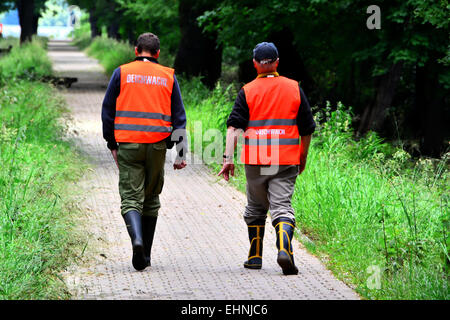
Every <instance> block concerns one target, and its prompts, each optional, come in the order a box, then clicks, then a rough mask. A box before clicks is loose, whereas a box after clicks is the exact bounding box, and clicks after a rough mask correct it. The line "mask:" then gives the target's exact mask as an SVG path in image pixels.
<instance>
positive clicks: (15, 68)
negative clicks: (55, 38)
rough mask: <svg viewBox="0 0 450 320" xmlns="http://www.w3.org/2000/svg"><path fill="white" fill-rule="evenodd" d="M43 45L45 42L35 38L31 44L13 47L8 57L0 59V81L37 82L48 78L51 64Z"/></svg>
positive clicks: (50, 72)
mask: <svg viewBox="0 0 450 320" xmlns="http://www.w3.org/2000/svg"><path fill="white" fill-rule="evenodd" d="M45 45H46V42H45V40H43V39H37V38H35V39H34V40H33V42H31V43H26V44H23V45H22V46H14V47H13V48H12V50H11V52H10V53H9V54H8V55H6V56H4V57H3V58H2V59H0V81H3V82H5V81H6V80H8V82H10V81H15V80H17V79H28V80H39V79H40V78H42V77H45V76H50V75H51V74H52V64H51V61H50V59H49V58H48V57H47V52H46V50H45V49H44V48H45Z"/></svg>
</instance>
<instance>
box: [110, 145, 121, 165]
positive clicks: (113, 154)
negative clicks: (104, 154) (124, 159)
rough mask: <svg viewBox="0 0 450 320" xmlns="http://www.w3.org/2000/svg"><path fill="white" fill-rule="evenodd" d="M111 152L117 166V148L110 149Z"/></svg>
mask: <svg viewBox="0 0 450 320" xmlns="http://www.w3.org/2000/svg"><path fill="white" fill-rule="evenodd" d="M111 154H112V156H113V158H114V161H115V162H116V165H117V168H119V162H118V161H117V149H114V150H111Z"/></svg>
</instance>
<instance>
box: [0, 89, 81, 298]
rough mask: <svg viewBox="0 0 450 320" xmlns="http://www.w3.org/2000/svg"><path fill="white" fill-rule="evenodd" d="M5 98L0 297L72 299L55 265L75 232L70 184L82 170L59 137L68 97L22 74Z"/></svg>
mask: <svg viewBox="0 0 450 320" xmlns="http://www.w3.org/2000/svg"><path fill="white" fill-rule="evenodd" d="M0 105H1V108H0V123H1V127H0V166H1V167H2V170H1V171H0V199H2V201H1V202H0V244H1V245H0V269H1V270H2V272H0V299H56V298H58V299H61V298H67V293H66V292H65V291H64V284H63V283H62V282H61V281H60V280H59V278H58V277H57V272H59V271H61V270H62V269H63V268H64V267H65V266H67V263H68V262H69V261H70V259H68V258H69V257H70V256H71V255H74V254H75V252H74V250H75V248H76V242H77V239H76V238H74V237H73V227H74V226H73V224H72V222H71V219H70V211H69V208H68V207H67V206H68V199H67V196H66V194H67V193H66V191H65V188H66V186H67V182H68V181H73V180H74V179H75V178H76V177H78V175H79V173H80V172H82V171H81V163H80V162H78V161H77V160H74V158H75V159H76V157H74V152H73V151H72V150H71V148H70V146H69V144H68V143H67V142H63V141H62V140H61V139H60V137H61V136H62V135H63V133H64V127H62V126H61V125H60V124H59V121H58V119H59V118H60V117H61V116H62V115H63V112H65V109H64V104H63V101H62V99H61V98H60V97H59V96H58V94H56V92H55V89H53V88H51V87H50V86H48V85H44V84H40V83H37V82H27V81H23V80H20V81H18V82H11V83H10V84H8V85H5V86H3V87H1V88H0ZM72 219H73V218H72Z"/></svg>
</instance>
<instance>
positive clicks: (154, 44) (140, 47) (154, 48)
mask: <svg viewBox="0 0 450 320" xmlns="http://www.w3.org/2000/svg"><path fill="white" fill-rule="evenodd" d="M136 47H137V51H138V52H139V53H142V51H146V52H150V53H151V54H152V55H155V54H156V53H157V52H158V50H159V38H158V36H156V35H155V34H153V33H151V32H146V33H143V34H141V35H140V36H139V37H138V39H137V41H136Z"/></svg>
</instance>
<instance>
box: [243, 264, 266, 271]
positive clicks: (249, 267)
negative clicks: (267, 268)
mask: <svg viewBox="0 0 450 320" xmlns="http://www.w3.org/2000/svg"><path fill="white" fill-rule="evenodd" d="M244 268H247V269H254V270H256V269H261V268H262V265H260V264H259V265H258V264H245V263H244Z"/></svg>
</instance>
